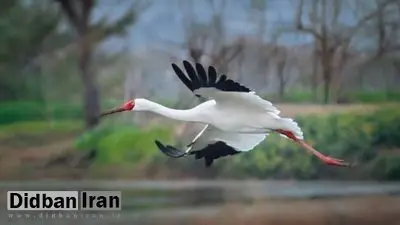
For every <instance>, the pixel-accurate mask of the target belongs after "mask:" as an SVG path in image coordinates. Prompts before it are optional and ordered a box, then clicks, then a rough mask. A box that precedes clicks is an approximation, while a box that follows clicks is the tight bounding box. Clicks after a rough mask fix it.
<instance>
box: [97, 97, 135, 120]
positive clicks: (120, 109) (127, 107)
mask: <svg viewBox="0 0 400 225" xmlns="http://www.w3.org/2000/svg"><path fill="white" fill-rule="evenodd" d="M133 107H135V101H134V100H129V101H127V102H125V103H124V104H123V105H122V106H121V107H118V108H116V109H111V110H108V111H106V112H103V113H102V114H100V117H103V116H107V115H111V114H114V113H119V112H124V111H130V110H132V109H133Z"/></svg>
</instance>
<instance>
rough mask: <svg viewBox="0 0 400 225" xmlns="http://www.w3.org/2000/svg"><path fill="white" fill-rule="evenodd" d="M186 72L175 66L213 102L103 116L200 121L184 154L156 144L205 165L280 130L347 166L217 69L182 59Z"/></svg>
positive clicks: (142, 105)
mask: <svg viewBox="0 0 400 225" xmlns="http://www.w3.org/2000/svg"><path fill="white" fill-rule="evenodd" d="M183 66H184V68H185V70H186V74H187V75H185V73H184V72H183V71H182V70H181V69H180V68H179V67H178V66H177V65H176V64H172V68H173V70H174V72H175V74H176V75H177V76H178V78H179V79H180V80H181V81H182V82H183V83H184V84H185V85H186V86H187V87H188V88H189V89H190V90H191V91H192V92H193V93H194V94H195V95H196V96H197V97H200V98H203V99H204V98H205V99H209V100H207V101H205V102H203V103H201V104H199V105H197V106H196V107H194V108H191V109H187V110H178V109H171V108H167V107H165V106H162V105H160V104H158V103H155V102H152V101H149V100H147V99H143V98H139V99H135V100H130V101H128V102H127V103H125V104H124V105H123V106H122V107H119V108H117V109H115V110H111V111H109V112H106V113H104V114H103V115H108V114H112V113H115V112H122V111H150V112H153V113H157V114H160V115H163V116H166V117H169V118H171V119H175V120H181V121H188V122H195V123H202V124H204V128H203V129H202V130H201V131H200V132H199V134H198V135H197V136H196V137H195V138H194V139H193V141H192V142H191V143H189V144H188V146H187V148H186V149H185V150H179V149H177V148H175V147H173V146H170V145H166V146H165V145H164V144H162V143H161V142H160V141H157V140H156V141H155V142H156V144H157V146H158V147H159V149H160V150H161V151H162V152H163V153H165V154H166V155H168V156H170V157H175V158H180V157H183V156H187V155H195V158H196V159H200V158H204V159H205V163H206V166H210V165H211V164H212V163H213V160H215V159H217V158H219V157H223V156H227V155H234V154H238V153H240V152H245V151H250V150H252V149H253V148H254V147H255V146H257V145H258V144H259V143H260V142H262V141H263V140H264V139H265V138H266V137H267V136H268V134H269V133H271V132H276V133H279V134H280V135H281V136H283V137H285V138H289V139H290V140H293V141H295V142H296V143H297V144H299V145H300V146H301V147H303V148H305V149H306V150H308V151H310V152H311V153H313V154H314V155H315V156H317V157H318V158H319V159H321V160H322V161H323V162H325V163H326V164H329V165H337V166H348V165H349V164H348V163H345V162H344V161H343V160H339V159H335V158H331V157H328V156H325V155H322V154H321V153H319V152H318V151H316V150H315V149H313V148H312V147H311V146H309V145H307V144H306V143H305V142H304V141H303V132H302V130H301V128H300V127H299V126H298V124H297V123H296V122H295V121H294V120H293V119H291V118H282V117H280V116H279V113H280V111H279V110H278V109H277V108H276V107H275V106H274V105H273V104H272V103H271V102H269V101H266V100H264V99H262V98H261V97H260V96H258V95H257V94H256V93H255V92H254V91H251V90H250V89H249V88H247V87H244V86H242V85H241V84H239V83H237V82H235V81H233V80H230V79H227V77H226V76H225V75H220V76H218V75H217V72H216V70H215V68H214V67H212V66H209V67H208V71H207V72H206V70H205V68H204V67H203V66H202V65H201V64H198V63H196V64H195V67H193V66H192V65H191V64H190V63H189V62H187V61H184V62H183Z"/></svg>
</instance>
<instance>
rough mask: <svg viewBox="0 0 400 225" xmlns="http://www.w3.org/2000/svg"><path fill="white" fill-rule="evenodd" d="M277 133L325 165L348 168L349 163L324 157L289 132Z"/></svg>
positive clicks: (279, 131) (280, 131) (281, 131)
mask: <svg viewBox="0 0 400 225" xmlns="http://www.w3.org/2000/svg"><path fill="white" fill-rule="evenodd" d="M276 131H277V132H278V133H280V134H283V135H285V136H286V137H288V138H290V139H292V140H293V141H295V142H296V143H297V144H299V145H300V146H301V147H303V148H304V149H306V150H307V151H309V152H311V153H312V154H313V155H315V156H316V157H318V159H320V160H321V161H322V162H323V163H325V164H327V165H331V166H343V167H347V166H350V163H347V162H345V161H344V160H342V159H335V158H333V157H329V156H326V155H324V154H322V153H321V152H319V151H317V150H315V149H314V148H313V147H312V146H311V145H309V144H307V143H306V142H304V141H303V140H299V139H298V138H296V136H294V135H293V133H292V132H290V131H286V130H276Z"/></svg>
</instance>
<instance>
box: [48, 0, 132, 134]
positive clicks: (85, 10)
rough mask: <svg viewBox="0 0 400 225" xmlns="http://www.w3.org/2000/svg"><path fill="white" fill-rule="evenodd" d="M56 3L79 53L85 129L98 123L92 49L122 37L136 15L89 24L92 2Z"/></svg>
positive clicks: (59, 0) (68, 0)
mask: <svg viewBox="0 0 400 225" xmlns="http://www.w3.org/2000/svg"><path fill="white" fill-rule="evenodd" d="M54 1H56V2H58V3H59V5H60V7H61V9H62V10H63V12H64V14H65V15H66V16H67V18H68V21H69V22H70V25H71V26H72V27H73V28H74V30H75V31H76V35H77V38H78V40H77V42H78V43H77V44H78V46H79V47H78V49H79V60H78V61H79V62H78V64H79V70H80V74H81V78H82V82H83V86H84V98H83V99H84V109H85V122H86V126H87V127H88V128H91V127H94V126H95V125H97V123H98V115H99V113H100V98H99V90H98V87H97V83H96V77H95V73H94V71H93V68H92V67H91V61H92V56H93V49H94V48H95V45H96V44H98V43H99V42H101V41H103V40H104V39H106V38H108V37H110V36H113V35H121V34H124V33H125V32H126V30H127V28H128V27H129V26H130V25H132V23H133V22H134V21H135V18H136V14H135V11H134V10H133V9H131V10H128V11H127V12H126V13H125V15H123V16H121V17H120V18H119V19H118V20H117V21H115V22H113V23H107V19H106V18H102V19H100V20H99V21H98V22H97V23H93V19H92V16H93V9H94V8H95V6H96V4H97V3H98V2H97V1H95V0H79V1H70V0H54Z"/></svg>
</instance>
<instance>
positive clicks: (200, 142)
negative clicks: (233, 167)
mask: <svg viewBox="0 0 400 225" xmlns="http://www.w3.org/2000/svg"><path fill="white" fill-rule="evenodd" d="M266 136H267V135H266V134H247V133H230V132H225V131H222V130H219V129H217V128H214V127H211V126H209V125H206V126H205V127H204V128H203V129H202V130H201V131H200V133H199V134H197V136H196V137H195V138H194V139H193V141H192V142H191V143H190V144H189V145H188V146H187V149H186V150H179V149H177V148H175V147H173V146H170V145H167V146H165V145H163V144H162V143H161V142H159V141H157V140H156V141H155V142H156V145H157V146H158V148H159V149H160V150H161V151H162V152H163V153H164V154H166V155H168V156H170V157H173V158H180V157H183V156H185V155H194V156H195V159H201V158H204V160H205V165H206V167H209V166H211V164H212V163H213V161H214V160H215V159H218V158H220V157H224V156H228V155H235V154H238V153H240V152H243V151H250V150H252V149H253V148H254V147H255V146H256V145H258V144H259V143H260V142H261V141H263V140H264V139H265V137H266Z"/></svg>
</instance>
